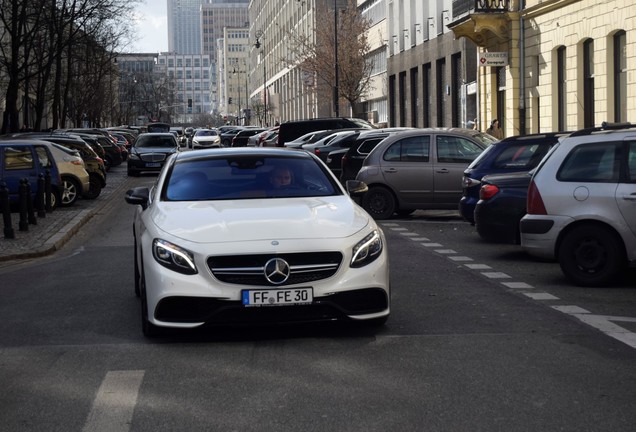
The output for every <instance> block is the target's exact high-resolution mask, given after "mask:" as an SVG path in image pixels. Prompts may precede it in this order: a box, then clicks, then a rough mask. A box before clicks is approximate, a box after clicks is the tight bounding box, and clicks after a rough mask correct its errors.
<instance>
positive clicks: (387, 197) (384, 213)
mask: <svg viewBox="0 0 636 432" xmlns="http://www.w3.org/2000/svg"><path fill="white" fill-rule="evenodd" d="M362 207H363V208H364V209H365V210H366V211H367V213H369V214H370V215H371V216H372V217H373V219H378V220H381V219H388V218H390V217H391V216H393V213H395V197H394V196H393V193H391V191H390V190H388V189H386V188H383V187H377V186H376V187H372V188H371V189H369V191H368V192H367V193H365V194H364V197H363V198H362Z"/></svg>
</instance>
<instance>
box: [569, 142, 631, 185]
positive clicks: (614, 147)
mask: <svg viewBox="0 0 636 432" xmlns="http://www.w3.org/2000/svg"><path fill="white" fill-rule="evenodd" d="M619 172H620V145H619V144H618V143H617V144H608V143H597V144H584V145H579V146H577V147H575V148H573V149H572V151H571V152H570V154H568V156H567V157H566V158H565V160H564V161H563V164H562V165H561V167H560V168H559V171H558V173H557V179H558V180H559V181H566V182H567V181H574V182H587V183H606V182H609V183H612V182H618V177H619Z"/></svg>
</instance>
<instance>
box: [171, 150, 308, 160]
mask: <svg viewBox="0 0 636 432" xmlns="http://www.w3.org/2000/svg"><path fill="white" fill-rule="evenodd" d="M229 156H246V157H251V156H268V157H282V158H293V159H298V158H303V159H312V158H313V156H312V154H311V153H309V152H301V151H290V150H289V149H285V148H282V147H280V148H278V147H222V148H219V149H203V150H197V151H189V152H181V153H178V154H177V156H176V157H177V159H178V160H180V161H188V160H196V159H200V158H204V159H205V158H210V157H214V158H216V157H218V158H225V157H229Z"/></svg>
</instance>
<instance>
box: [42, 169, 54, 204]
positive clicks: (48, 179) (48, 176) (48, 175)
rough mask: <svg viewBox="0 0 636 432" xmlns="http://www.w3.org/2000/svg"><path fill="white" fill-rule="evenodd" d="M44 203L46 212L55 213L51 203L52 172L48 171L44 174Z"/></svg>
mask: <svg viewBox="0 0 636 432" xmlns="http://www.w3.org/2000/svg"><path fill="white" fill-rule="evenodd" d="M44 194H45V195H44V202H45V203H46V206H45V207H46V211H47V213H50V212H52V211H53V203H51V171H49V170H46V172H45V174H44Z"/></svg>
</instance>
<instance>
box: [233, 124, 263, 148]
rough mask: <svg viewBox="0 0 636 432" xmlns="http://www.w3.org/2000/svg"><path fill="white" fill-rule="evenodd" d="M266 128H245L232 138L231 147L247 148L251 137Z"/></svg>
mask: <svg viewBox="0 0 636 432" xmlns="http://www.w3.org/2000/svg"><path fill="white" fill-rule="evenodd" d="M264 130H265V129H264V128H245V129H243V130H241V131H239V132H238V133H237V134H236V135H234V137H233V138H232V144H231V147H247V140H248V138H249V137H251V136H253V135H256V134H258V133H261V132H263V131H264Z"/></svg>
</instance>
